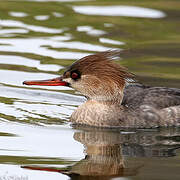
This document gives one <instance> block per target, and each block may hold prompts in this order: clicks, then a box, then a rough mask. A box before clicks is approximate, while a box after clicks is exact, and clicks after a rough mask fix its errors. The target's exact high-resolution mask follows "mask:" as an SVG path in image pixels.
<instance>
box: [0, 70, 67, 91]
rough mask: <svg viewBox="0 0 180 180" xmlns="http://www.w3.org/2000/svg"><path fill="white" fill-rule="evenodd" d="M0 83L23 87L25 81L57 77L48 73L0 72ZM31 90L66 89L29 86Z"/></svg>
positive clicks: (65, 88) (64, 88) (62, 87)
mask: <svg viewBox="0 0 180 180" xmlns="http://www.w3.org/2000/svg"><path fill="white" fill-rule="evenodd" d="M0 77H1V78H0V83H2V84H7V85H13V86H23V87H25V85H23V84H22V82H23V81H25V80H33V79H34V80H35V79H39V80H40V79H42V80H43V79H51V78H55V77H57V75H52V74H48V73H32V72H21V71H11V70H0ZM31 88H42V89H54V90H67V89H69V88H68V87H64V86H31Z"/></svg>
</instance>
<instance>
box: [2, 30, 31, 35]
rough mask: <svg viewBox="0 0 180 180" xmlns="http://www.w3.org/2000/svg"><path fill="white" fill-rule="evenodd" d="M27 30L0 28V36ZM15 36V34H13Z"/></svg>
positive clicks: (21, 32) (25, 32)
mask: <svg viewBox="0 0 180 180" xmlns="http://www.w3.org/2000/svg"><path fill="white" fill-rule="evenodd" d="M28 32H29V30H27V29H0V36H6V35H9V34H11V35H13V34H16V33H18V34H27V33H28ZM14 36H15V35H14Z"/></svg>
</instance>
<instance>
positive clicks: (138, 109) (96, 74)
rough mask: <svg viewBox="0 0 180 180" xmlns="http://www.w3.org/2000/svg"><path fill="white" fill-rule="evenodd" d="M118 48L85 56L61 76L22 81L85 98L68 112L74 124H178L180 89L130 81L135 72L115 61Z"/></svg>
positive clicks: (148, 125)
mask: <svg viewBox="0 0 180 180" xmlns="http://www.w3.org/2000/svg"><path fill="white" fill-rule="evenodd" d="M118 54H119V52H118V51H105V52H100V53H97V54H94V55H89V56H86V57H84V58H82V59H80V60H78V61H76V62H75V63H73V64H72V65H71V66H69V67H68V68H67V70H66V71H65V72H64V74H63V75H62V76H61V77H58V78H55V79H50V80H43V81H24V82H23V84H26V85H46V86H69V87H72V88H74V89H75V90H77V91H79V92H80V93H81V94H83V95H84V96H85V97H87V101H86V102H85V103H84V104H82V105H80V106H79V107H78V108H77V109H76V110H75V111H74V112H73V113H72V115H71V118H70V120H71V122H72V123H73V124H81V125H90V126H98V127H126V128H156V127H163V126H164V127H166V126H179V125H180V89H177V88H166V87H149V86H144V85H141V84H137V83H132V80H133V78H134V75H133V74H131V73H129V72H128V71H127V69H126V68H124V67H122V66H120V65H118V64H116V63H114V62H113V61H112V59H113V57H115V56H117V55H118Z"/></svg>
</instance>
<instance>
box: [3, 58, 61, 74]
mask: <svg viewBox="0 0 180 180" xmlns="http://www.w3.org/2000/svg"><path fill="white" fill-rule="evenodd" d="M0 64H11V65H21V66H27V67H35V68H37V69H39V70H42V71H55V72H56V71H59V70H60V69H63V66H60V65H55V64H40V61H38V60H34V59H29V58H25V57H20V56H10V55H0Z"/></svg>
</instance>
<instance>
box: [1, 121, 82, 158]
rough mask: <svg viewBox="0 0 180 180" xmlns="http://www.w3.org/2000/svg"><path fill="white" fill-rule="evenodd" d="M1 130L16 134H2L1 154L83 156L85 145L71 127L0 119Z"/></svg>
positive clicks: (57, 156) (60, 156)
mask: <svg viewBox="0 0 180 180" xmlns="http://www.w3.org/2000/svg"><path fill="white" fill-rule="evenodd" d="M0 132H2V133H9V134H15V135H16V136H13V137H12V136H0V144H1V149H0V152H1V156H3V155H5V156H31V157H46V158H48V157H49V158H51V157H52V158H55V157H56V158H67V159H72V160H79V159H81V158H82V157H83V145H82V144H80V143H78V142H77V141H75V140H74V139H73V134H74V132H73V130H72V129H70V128H69V127H65V126H56V127H55V126H54V127H51V126H48V127H47V126H46V127H42V126H41V127H39V126H33V125H27V124H26V125H22V124H20V123H13V122H11V123H8V122H2V121H0ZM72 148H73V151H72Z"/></svg>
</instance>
